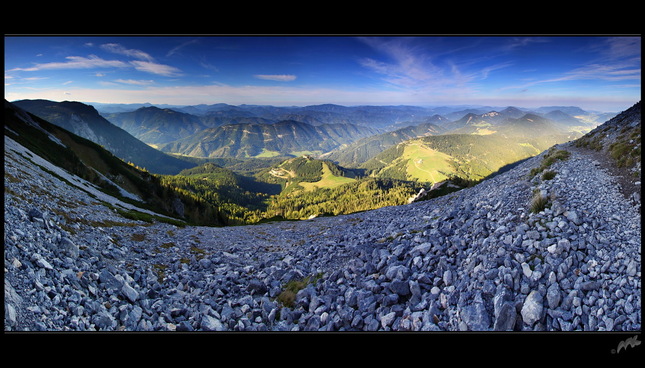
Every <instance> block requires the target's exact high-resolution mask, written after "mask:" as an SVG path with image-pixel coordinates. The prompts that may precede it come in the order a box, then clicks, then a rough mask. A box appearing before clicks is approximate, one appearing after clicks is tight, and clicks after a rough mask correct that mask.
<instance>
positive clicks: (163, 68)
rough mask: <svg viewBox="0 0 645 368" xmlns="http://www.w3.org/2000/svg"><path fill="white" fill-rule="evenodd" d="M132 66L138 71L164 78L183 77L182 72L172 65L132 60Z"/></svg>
mask: <svg viewBox="0 0 645 368" xmlns="http://www.w3.org/2000/svg"><path fill="white" fill-rule="evenodd" d="M130 64H132V65H133V66H134V68H135V69H136V70H138V71H141V72H146V73H152V74H157V75H161V76H164V77H177V76H180V75H181V70H179V69H177V68H175V67H173V66H170V65H163V64H157V63H154V62H151V61H142V60H132V61H130Z"/></svg>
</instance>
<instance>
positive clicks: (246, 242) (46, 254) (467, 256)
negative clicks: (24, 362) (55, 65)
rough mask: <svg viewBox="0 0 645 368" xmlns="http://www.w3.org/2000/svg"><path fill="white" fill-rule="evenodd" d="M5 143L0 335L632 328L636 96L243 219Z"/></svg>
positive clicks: (636, 252) (636, 256)
mask: <svg viewBox="0 0 645 368" xmlns="http://www.w3.org/2000/svg"><path fill="white" fill-rule="evenodd" d="M26 123H27V122H26ZM32 123H33V122H32ZM14 133H15V132H14ZM14 137H15V135H14ZM51 139H52V140H54V139H55V138H53V137H52V138H51ZM4 143H5V161H4V167H5V177H4V178H5V191H4V198H5V199H4V203H5V208H4V217H5V222H4V248H5V252H4V281H5V298H4V307H5V316H4V325H5V331H640V330H641V214H640V102H639V103H638V104H636V105H634V107H632V108H630V109H629V110H627V111H625V112H623V113H622V114H620V115H618V116H616V117H615V118H613V119H612V120H610V121H608V122H607V123H605V124H603V125H601V126H599V127H598V128H596V129H595V130H594V131H592V132H591V133H589V134H588V135H586V136H585V137H583V138H582V139H580V140H576V141H573V142H569V143H565V144H559V145H556V146H554V147H552V148H550V149H548V150H546V151H544V152H543V153H541V154H540V155H538V156H535V157H533V158H530V159H528V160H526V161H524V162H522V163H521V164H519V165H517V166H516V167H514V168H513V169H511V170H509V171H506V172H504V173H501V174H499V175H496V176H494V177H492V178H489V179H487V180H484V181H482V182H481V183H479V184H477V185H475V186H473V187H470V188H466V189H463V190H460V191H457V192H454V193H451V194H448V195H445V196H442V197H438V198H434V199H430V200H426V201H420V202H416V203H411V204H407V205H402V206H392V207H384V208H381V209H378V210H373V211H366V212H361V213H355V214H351V215H342V216H335V217H320V218H315V219H312V220H306V221H289V222H286V221H285V222H277V223H268V224H260V225H252V226H234V227H199V226H180V224H177V223H169V222H166V221H163V217H162V216H156V217H149V218H147V217H132V216H127V217H124V213H128V211H133V210H135V209H136V208H135V207H134V205H133V204H131V203H124V202H123V201H121V200H117V199H115V198H113V197H111V196H109V195H106V194H104V193H103V192H101V191H99V190H98V189H97V187H96V186H95V185H94V184H91V183H89V182H87V181H85V180H83V179H80V178H78V177H76V176H74V175H71V174H69V173H68V172H67V171H65V170H62V169H60V168H58V167H56V166H55V165H53V164H51V163H50V162H48V161H46V160H44V159H42V158H41V157H40V156H39V155H38V154H36V153H35V152H33V151H31V150H29V149H27V148H25V147H24V146H23V145H21V144H19V143H17V141H16V140H15V139H13V138H11V137H10V136H9V134H8V133H7V128H6V127H5V140H4ZM61 144H62V143H61ZM636 153H637V154H636ZM618 169H619V170H620V171H616V170H618ZM137 211H138V212H137V213H146V211H147V210H145V209H137ZM134 218H138V219H134ZM160 219H161V220H160Z"/></svg>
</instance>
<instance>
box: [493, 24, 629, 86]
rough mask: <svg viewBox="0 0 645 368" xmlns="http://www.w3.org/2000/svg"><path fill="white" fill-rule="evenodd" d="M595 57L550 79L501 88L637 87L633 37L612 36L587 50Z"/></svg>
mask: <svg viewBox="0 0 645 368" xmlns="http://www.w3.org/2000/svg"><path fill="white" fill-rule="evenodd" d="M591 49H592V50H594V51H596V52H597V54H598V56H597V57H596V58H595V59H593V60H590V61H589V62H588V63H587V64H585V65H581V66H579V67H577V68H573V69H571V70H568V71H565V72H563V73H561V74H560V75H558V76H554V77H552V78H543V79H539V80H534V81H529V82H527V83H524V84H521V85H512V86H508V87H506V88H504V89H525V88H527V87H531V86H534V85H538V84H545V83H556V82H566V81H583V80H589V81H607V82H624V81H633V82H634V83H633V84H628V83H625V84H615V85H614V87H624V88H633V86H634V85H636V84H638V85H639V86H640V80H641V67H640V63H641V47H640V41H639V40H638V39H635V38H628V37H616V38H609V39H607V40H605V42H602V43H599V44H596V45H594V46H593V47H591Z"/></svg>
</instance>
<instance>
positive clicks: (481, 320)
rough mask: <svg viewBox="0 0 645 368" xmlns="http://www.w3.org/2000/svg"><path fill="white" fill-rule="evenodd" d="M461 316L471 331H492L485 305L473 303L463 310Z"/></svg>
mask: <svg viewBox="0 0 645 368" xmlns="http://www.w3.org/2000/svg"><path fill="white" fill-rule="evenodd" d="M459 315H460V316H461V319H462V320H463V321H464V322H465V323H466V325H467V326H468V329H469V330H470V331H485V330H489V329H490V324H491V322H490V315H489V314H488V312H487V311H486V308H485V307H484V304H483V303H477V302H476V303H473V304H471V305H468V306H466V307H465V308H463V309H462V310H461V311H460V313H459Z"/></svg>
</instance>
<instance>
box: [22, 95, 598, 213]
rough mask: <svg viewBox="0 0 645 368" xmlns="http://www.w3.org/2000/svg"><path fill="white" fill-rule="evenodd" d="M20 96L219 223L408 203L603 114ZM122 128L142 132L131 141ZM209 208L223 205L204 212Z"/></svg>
mask: <svg viewBox="0 0 645 368" xmlns="http://www.w3.org/2000/svg"><path fill="white" fill-rule="evenodd" d="M15 104H16V106H18V107H21V108H24V109H26V111H29V112H31V113H33V114H35V115H36V116H38V117H39V118H42V119H44V120H48V121H51V122H53V123H54V124H57V125H58V126H60V127H62V128H65V129H68V130H69V131H70V132H73V133H75V134H79V135H81V136H83V137H85V138H86V139H89V140H90V141H93V142H96V143H98V144H100V145H101V146H102V147H104V148H106V149H107V150H108V151H110V152H112V153H113V154H115V155H117V156H118V157H121V158H122V159H123V160H125V161H126V162H130V163H131V164H132V165H134V166H135V167H137V168H141V169H144V170H145V171H146V172H148V173H149V175H152V177H154V178H156V180H157V181H158V182H159V184H160V185H161V187H163V188H165V189H163V190H162V189H159V190H158V192H161V193H170V192H177V193H181V195H182V196H183V197H184V198H186V199H184V202H186V201H188V198H190V202H191V203H193V204H199V206H200V208H201V210H199V211H193V213H192V214H190V213H189V212H190V211H186V210H185V209H186V208H188V207H187V206H185V205H184V212H183V213H182V211H174V215H175V216H176V217H177V218H178V219H181V220H188V221H189V222H190V221H195V219H201V220H199V222H198V224H212V225H240V224H251V223H258V222H261V221H265V220H268V219H273V220H276V219H284V220H297V219H306V218H311V217H315V216H322V215H329V214H333V215H338V214H348V213H354V212H358V211H365V210H371V209H376V208H380V207H383V206H391V205H402V204H405V203H408V201H410V200H411V198H412V197H414V196H415V195H416V194H417V193H418V192H419V191H420V190H427V189H429V188H430V187H432V185H433V184H436V183H440V182H444V181H450V182H451V183H452V185H450V186H447V187H445V188H448V187H450V188H453V189H454V190H458V189H461V188H464V187H467V186H471V185H474V183H477V182H480V181H481V180H484V179H485V178H486V177H488V176H490V175H492V174H494V173H496V172H497V171H498V170H500V169H502V168H503V167H506V166H508V165H512V164H513V163H515V162H519V161H521V160H524V159H526V158H528V157H531V156H534V155H537V154H539V153H540V152H542V151H544V150H545V149H547V148H548V147H551V146H552V145H554V144H558V143H563V142H567V141H570V140H572V139H575V138H576V137H579V136H580V135H581V131H589V130H591V129H592V128H593V127H594V126H595V125H597V124H598V122H599V120H597V119H602V118H604V117H605V116H606V115H605V114H601V113H593V112H585V111H582V110H580V109H576V108H571V107H569V108H566V107H552V108H541V109H537V111H532V110H526V109H524V110H521V109H519V108H515V107H507V108H497V109H496V110H493V107H479V108H468V109H463V108H462V110H459V108H452V109H449V108H447V107H437V108H430V107H428V108H421V107H414V106H355V107H345V106H338V105H316V106H307V107H301V108H296V107H273V106H253V105H242V106H232V105H226V104H215V105H201V106H198V107H191V106H176V107H163V108H159V107H155V106H143V107H134V106H133V107H128V106H118V107H117V106H113V107H111V106H110V105H101V104H97V105H96V107H92V106H90V105H84V104H80V103H70V102H64V103H54V102H51V101H44V100H25V101H17V102H15ZM97 109H100V110H97ZM562 110H566V111H569V112H574V113H575V114H576V116H575V117H574V116H571V115H569V114H567V113H565V112H563V111H562ZM538 111H539V112H538ZM438 112H441V114H439V113H438ZM442 114H443V115H442ZM444 115H445V116H444ZM446 116H448V117H446ZM549 117H550V118H549ZM296 119H297V120H296ZM128 133H129V134H128ZM124 134H125V135H127V136H128V137H129V138H128V139H129V140H132V142H137V143H127V144H126V145H125V146H123V142H129V141H128V140H127V139H126V140H124V138H123V137H122V136H123V135H124ZM118 147H123V148H118ZM126 147H127V149H128V150H129V151H125V149H126ZM148 150H152V151H154V152H155V153H154V154H148V153H147V152H148ZM152 151H151V152H152ZM144 152H145V153H144ZM171 167H172V168H171ZM130 188H132V186H130ZM132 191H133V192H134V193H135V194H137V193H140V192H141V189H132ZM350 193H351V195H352V196H353V197H352V198H349V197H348V196H349V195H350ZM158 196H162V197H163V196H168V194H161V195H158ZM340 201H344V203H342V204H341V203H339V202H340ZM170 202H172V201H170ZM182 203H183V202H182ZM175 204H177V203H175ZM159 205H161V206H164V207H165V209H166V211H168V210H170V212H173V209H172V208H173V207H176V209H180V208H181V206H179V207H177V206H176V205H171V204H168V203H166V204H162V203H161V202H159V203H158V204H157V206H159ZM205 208H208V211H205V212H207V213H210V214H214V213H217V214H218V215H217V216H215V218H214V219H212V220H208V219H206V218H204V216H202V215H200V214H199V213H200V211H201V212H204V210H205ZM167 213H168V212H167ZM209 216H211V215H209Z"/></svg>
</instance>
